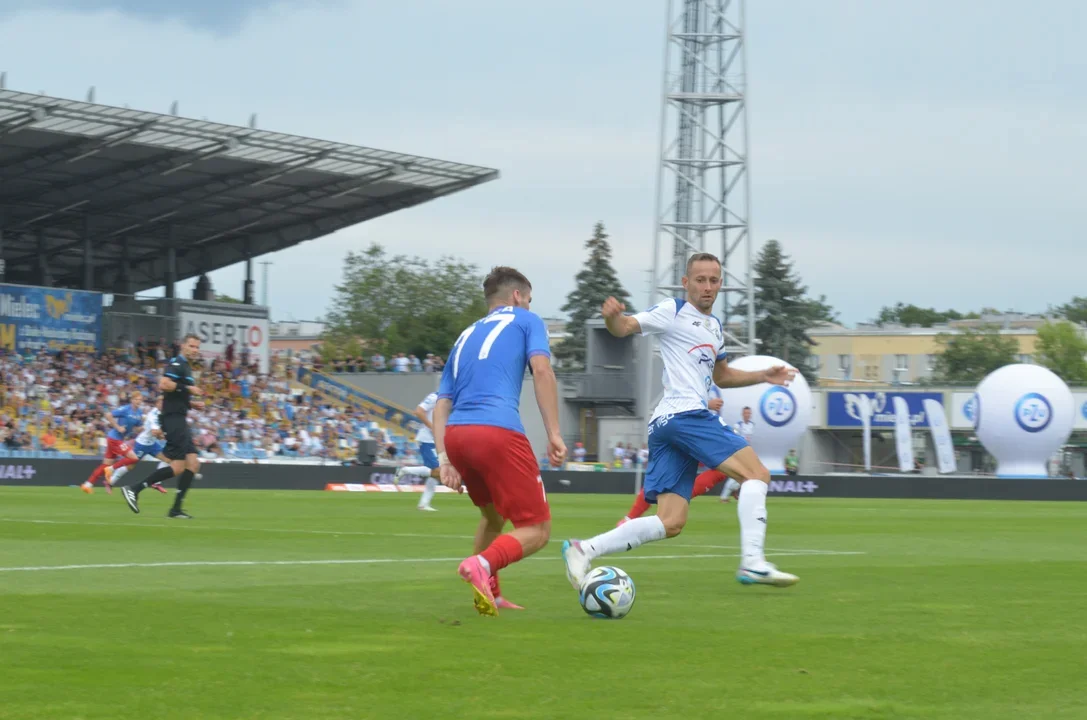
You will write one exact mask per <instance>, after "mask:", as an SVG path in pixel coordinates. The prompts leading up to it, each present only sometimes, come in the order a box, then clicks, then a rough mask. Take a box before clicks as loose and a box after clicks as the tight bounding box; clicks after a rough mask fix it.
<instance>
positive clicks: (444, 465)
mask: <svg viewBox="0 0 1087 720" xmlns="http://www.w3.org/2000/svg"><path fill="white" fill-rule="evenodd" d="M451 412H453V401H452V400H450V399H449V398H438V402H437V403H435V405H434V428H433V432H434V450H435V451H436V452H437V453H438V477H439V478H440V479H441V481H442V485H445V486H446V487H447V488H449V489H450V490H456V491H457V492H461V479H460V473H459V472H457V469H456V468H455V467H453V464H452V463H450V462H449V456H448V455H446V454H445V424H446V423H447V422H449V413H451Z"/></svg>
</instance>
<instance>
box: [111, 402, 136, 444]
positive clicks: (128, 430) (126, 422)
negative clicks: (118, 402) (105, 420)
mask: <svg viewBox="0 0 1087 720" xmlns="http://www.w3.org/2000/svg"><path fill="white" fill-rule="evenodd" d="M111 414H112V415H113V419H114V420H116V421H117V424H118V425H120V426H121V427H123V428H124V429H125V431H124V434H121V433H119V432H117V428H113V427H111V428H110V429H109V433H108V434H107V437H108V438H109V439H110V440H124V439H125V438H127V437H128V436H130V435H131V434H132V431H133V430H135V429H136V428H138V427H139V426H140V425H143V411H142V410H137V409H136V408H134V407H132V406H131V405H122V406H121V407H119V408H117V409H116V410H114V411H113V412H112V413H111Z"/></svg>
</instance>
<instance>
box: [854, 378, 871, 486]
mask: <svg viewBox="0 0 1087 720" xmlns="http://www.w3.org/2000/svg"><path fill="white" fill-rule="evenodd" d="M857 412H858V413H859V414H860V418H861V428H862V431H861V432H862V434H863V436H864V438H863V442H864V471H865V472H872V400H871V398H869V397H868V396H867V395H861V396H859V397H858V398H857Z"/></svg>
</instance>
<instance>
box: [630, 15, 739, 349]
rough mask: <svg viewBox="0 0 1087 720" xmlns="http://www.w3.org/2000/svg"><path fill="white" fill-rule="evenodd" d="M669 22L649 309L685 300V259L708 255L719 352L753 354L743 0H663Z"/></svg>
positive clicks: (666, 42) (666, 41)
mask: <svg viewBox="0 0 1087 720" xmlns="http://www.w3.org/2000/svg"><path fill="white" fill-rule="evenodd" d="M667 22H668V26H667V36H666V40H665V58H664V81H663V97H662V105H661V121H660V162H659V165H658V171H657V207H656V218H655V220H656V226H655V228H654V235H653V280H652V282H651V290H650V293H651V295H650V298H649V299H650V305H652V304H654V303H656V302H658V301H659V300H660V299H662V298H665V297H671V296H675V295H679V294H681V293H682V291H683V286H682V282H681V280H682V278H683V275H684V271H685V270H686V265H687V258H688V257H690V256H691V255H692V254H693V253H699V252H709V253H713V254H714V255H716V256H717V257H719V258H720V259H721V263H722V270H723V274H724V283H723V286H722V288H721V299H720V313H721V315H720V317H721V321H722V324H723V325H724V326H725V341H726V349H727V351H728V352H729V353H730V355H735V354H754V353H755V311H754V303H753V300H754V284H753V282H752V280H753V277H752V247H751V245H752V242H751V232H750V216H751V202H750V181H749V163H748V149H747V140H748V127H747V67H746V65H747V63H746V51H745V47H744V0H668V20H667ZM740 302H746V304H747V312H746V313H745V314H744V317H736V313H735V312H734V311H733V308H735V307H736V306H737V305H738V304H739V303H740Z"/></svg>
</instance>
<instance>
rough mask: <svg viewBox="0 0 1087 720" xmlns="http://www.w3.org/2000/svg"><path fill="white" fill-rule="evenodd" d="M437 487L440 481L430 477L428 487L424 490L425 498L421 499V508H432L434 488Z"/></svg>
mask: <svg viewBox="0 0 1087 720" xmlns="http://www.w3.org/2000/svg"><path fill="white" fill-rule="evenodd" d="M436 487H438V481H437V480H435V479H434V478H432V477H428V478H427V479H426V487H425V488H423V497H421V498H419V507H430V501H431V499H432V498H433V497H434V488H436Z"/></svg>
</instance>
